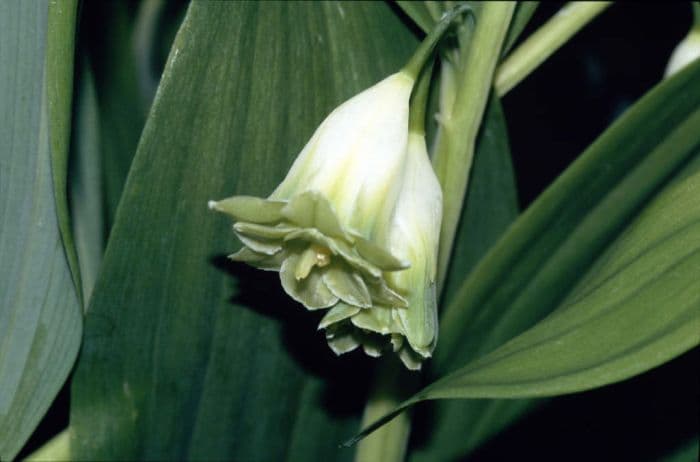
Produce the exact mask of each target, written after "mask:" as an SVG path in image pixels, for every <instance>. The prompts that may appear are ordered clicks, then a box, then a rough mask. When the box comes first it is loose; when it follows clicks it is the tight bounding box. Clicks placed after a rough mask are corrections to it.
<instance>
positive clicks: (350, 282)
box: [323, 264, 372, 308]
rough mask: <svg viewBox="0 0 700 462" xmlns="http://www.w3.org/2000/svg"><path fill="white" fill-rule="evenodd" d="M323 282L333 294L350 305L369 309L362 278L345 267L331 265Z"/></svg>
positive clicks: (369, 302) (369, 299)
mask: <svg viewBox="0 0 700 462" xmlns="http://www.w3.org/2000/svg"><path fill="white" fill-rule="evenodd" d="M323 282H325V283H326V286H328V288H329V289H330V291H331V292H333V294H334V295H335V296H336V297H338V298H339V299H341V300H342V301H344V302H345V303H349V304H350V305H355V306H359V307H362V308H369V307H371V306H372V300H371V298H370V295H369V291H368V290H367V286H366V285H365V283H364V282H363V281H362V278H361V277H360V276H359V275H358V274H357V273H355V272H354V271H352V270H351V269H350V268H349V267H348V266H347V265H343V264H333V265H331V266H329V267H328V269H327V270H326V273H325V274H324V275H323Z"/></svg>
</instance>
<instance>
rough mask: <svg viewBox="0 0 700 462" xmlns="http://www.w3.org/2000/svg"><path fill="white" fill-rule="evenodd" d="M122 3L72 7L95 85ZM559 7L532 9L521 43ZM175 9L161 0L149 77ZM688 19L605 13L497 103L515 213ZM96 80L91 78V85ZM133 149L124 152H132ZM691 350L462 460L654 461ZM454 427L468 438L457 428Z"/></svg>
mask: <svg viewBox="0 0 700 462" xmlns="http://www.w3.org/2000/svg"><path fill="white" fill-rule="evenodd" d="M117 1H121V2H122V3H123V4H124V5H125V7H124V8H122V10H123V12H125V13H126V14H127V16H128V17H129V18H131V19H133V16H134V15H135V13H136V10H137V6H138V2H126V1H125V0H124V1H122V0H112V1H98V2H83V3H82V5H81V9H80V28H79V42H80V43H85V44H87V45H84V48H81V49H79V50H77V60H76V61H79V60H80V59H81V58H82V57H84V56H85V55H89V57H90V59H91V62H92V64H93V66H94V68H95V71H96V76H97V78H98V79H99V76H100V69H104V66H105V65H107V64H108V63H103V62H101V55H100V49H101V47H102V46H104V43H103V42H104V40H105V31H104V30H103V29H102V27H101V26H100V25H101V24H103V23H104V19H105V18H106V16H108V15H110V14H112V12H113V10H114V3H115V2H117ZM562 4H563V3H561V2H551V3H549V2H542V4H541V5H540V7H539V8H538V9H537V11H536V12H535V15H534V16H533V19H532V20H531V22H530V24H529V25H528V27H527V28H526V29H525V32H524V33H523V36H527V35H528V34H529V33H531V32H532V31H533V30H535V29H536V28H537V27H539V26H540V25H542V24H543V23H544V22H545V21H546V20H547V19H548V18H549V17H551V15H552V14H553V13H554V12H555V11H557V10H558V9H559V8H560V7H561V5H562ZM185 6H186V2H183V1H178V2H170V3H169V4H168V6H167V7H166V15H165V16H164V18H165V19H164V20H163V22H164V24H162V33H163V37H164V38H163V46H162V49H161V50H160V51H159V52H158V53H156V54H155V56H154V57H153V63H152V65H153V67H154V69H155V70H156V75H159V74H160V70H161V69H162V66H163V65H164V62H165V59H166V57H167V52H168V49H169V43H170V41H171V40H172V36H173V34H174V32H175V30H176V27H177V24H178V21H179V20H180V19H181V17H182V13H183V12H184V7H185ZM690 24H691V8H690V4H689V2H682V3H681V2H678V3H660V2H659V3H633V2H623V3H619V4H616V5H614V6H612V7H611V8H610V9H609V10H608V11H606V12H604V13H603V14H602V15H601V16H600V17H599V18H597V19H596V20H595V21H594V22H593V23H591V24H590V25H588V26H587V27H586V28H585V29H584V30H583V31H582V32H580V33H579V34H578V35H577V36H576V37H574V38H573V39H572V40H570V41H569V42H568V43H567V44H566V45H564V46H563V47H562V48H561V49H560V50H559V51H558V52H557V53H556V54H555V55H554V56H552V57H551V58H550V59H549V60H548V61H546V62H545V63H544V64H543V65H542V66H540V67H539V68H538V69H537V70H536V71H535V72H534V73H533V74H531V75H530V76H528V77H527V78H526V79H525V80H524V81H523V82H522V83H521V84H520V85H518V86H517V87H515V88H514V89H513V90H512V91H511V92H510V93H509V94H508V95H506V96H505V98H504V99H503V105H504V110H505V114H506V118H507V121H508V127H509V133H510V142H511V148H512V155H513V163H514V166H515V171H516V176H517V182H518V192H519V197H520V204H521V207H522V208H523V209H524V208H526V207H527V206H528V205H529V204H530V203H531V202H532V201H533V200H534V199H535V198H536V197H537V195H539V194H540V193H541V192H542V191H543V190H544V189H545V188H546V187H547V185H548V184H550V183H551V182H552V181H553V180H554V179H555V178H556V177H557V175H559V174H560V173H561V172H562V171H563V170H564V169H565V168H566V167H567V165H569V164H570V163H571V162H572V160H573V159H575V158H576V157H577V156H578V155H579V154H580V153H581V152H582V151H583V150H584V149H585V148H586V147H587V146H588V145H589V144H590V143H591V142H592V141H593V140H594V139H595V138H596V137H597V136H598V135H600V133H601V132H602V131H603V130H604V129H605V128H606V127H607V126H608V125H609V124H610V122H612V121H613V120H615V118H616V117H617V116H619V115H620V114H621V113H622V112H623V111H624V110H625V108H627V107H628V106H629V105H630V104H632V103H633V102H634V101H635V100H637V99H638V98H639V97H640V96H641V95H643V94H644V93H645V92H646V91H647V90H649V89H650V88H651V87H652V86H653V85H655V84H656V83H657V82H659V80H660V79H661V78H662V76H663V71H664V69H665V66H666V63H667V61H668V58H669V56H670V53H671V51H672V50H673V48H674V47H675V46H676V44H677V43H678V42H679V41H680V40H681V39H682V38H683V37H684V36H685V34H686V33H687V31H688V29H689V27H690ZM98 85H99V82H98ZM134 147H135V146H134ZM699 374H700V349H697V348H696V349H695V350H693V351H691V352H689V353H686V354H685V355H683V356H681V357H679V358H677V359H675V360H674V361H672V362H670V363H667V364H665V365H663V366H661V367H659V368H657V369H655V370H652V371H650V372H647V373H646V374H643V375H641V376H638V377H635V378H632V379H630V380H627V381H625V382H622V383H619V384H615V385H611V386H607V387H604V388H601V389H598V390H593V391H590V392H586V393H579V394H576V395H570V396H564V397H560V398H556V399H552V400H549V401H547V402H545V403H543V404H542V405H541V406H540V407H539V408H538V409H537V410H536V411H535V412H533V413H531V414H529V415H528V416H526V417H525V418H524V419H522V420H520V421H519V422H517V423H516V424H514V425H513V426H511V427H510V428H509V429H507V430H505V431H504V432H502V433H501V434H499V435H497V436H496V437H495V438H493V439H492V440H491V441H489V442H488V443H487V444H485V445H484V446H482V447H481V448H480V449H479V450H478V451H477V452H476V453H474V454H472V455H471V457H469V458H468V459H465V460H469V461H500V460H514V459H516V458H517V459H532V460H569V461H571V460H577V461H578V460H580V461H584V460H586V461H588V460H632V461H646V460H648V461H651V460H661V459H663V455H664V454H667V453H668V452H669V451H671V450H673V449H674V448H675V447H677V446H678V445H679V444H682V443H684V442H686V441H688V440H690V439H692V438H697V435H698V428H699V421H698V419H699V417H698V413H699V412H700V376H699ZM68 407H69V387H68V385H67V386H66V387H64V389H63V390H62V391H61V393H60V394H59V396H58V397H57V399H56V401H55V403H54V405H53V406H52V408H51V409H50V411H49V413H48V414H47V416H46V417H45V418H44V420H43V422H42V423H41V424H40V426H39V428H38V430H37V431H36V432H35V434H34V436H33V437H32V439H31V440H30V441H29V443H28V444H27V447H26V448H25V449H24V450H23V452H22V454H20V456H19V458H20V459H21V458H23V457H24V456H26V455H28V454H30V453H31V452H32V451H33V450H35V449H36V448H37V447H39V446H40V445H41V444H43V443H44V442H45V441H46V440H47V439H48V438H50V437H51V436H53V435H54V434H55V433H56V432H58V431H60V430H61V429H63V428H65V427H66V425H67V423H68ZM465 431H468V430H467V429H465Z"/></svg>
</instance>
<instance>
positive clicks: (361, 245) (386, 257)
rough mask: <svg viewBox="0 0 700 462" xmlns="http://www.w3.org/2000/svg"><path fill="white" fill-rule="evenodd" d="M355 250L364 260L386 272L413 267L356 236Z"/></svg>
mask: <svg viewBox="0 0 700 462" xmlns="http://www.w3.org/2000/svg"><path fill="white" fill-rule="evenodd" d="M355 248H356V249H357V251H358V253H359V254H360V256H361V257H362V258H364V259H365V260H367V261H368V262H370V263H372V264H373V265H375V266H377V267H379V268H381V269H382V270H384V271H397V270H402V269H406V268H408V267H409V266H411V263H410V262H408V261H404V260H401V259H400V258H397V257H395V256H394V255H392V254H391V253H390V252H389V251H388V250H384V249H382V248H381V247H380V246H378V245H376V244H375V243H373V242H372V241H369V240H367V239H365V238H363V237H361V236H355Z"/></svg>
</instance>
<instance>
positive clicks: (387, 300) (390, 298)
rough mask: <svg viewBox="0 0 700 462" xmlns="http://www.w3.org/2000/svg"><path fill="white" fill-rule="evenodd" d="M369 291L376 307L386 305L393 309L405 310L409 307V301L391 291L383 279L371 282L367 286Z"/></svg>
mask: <svg viewBox="0 0 700 462" xmlns="http://www.w3.org/2000/svg"><path fill="white" fill-rule="evenodd" d="M367 289H369V293H370V296H371V297H372V302H373V303H374V304H375V305H384V306H388V307H392V308H405V307H407V306H408V301H407V300H406V299H405V298H404V297H402V296H401V295H399V294H398V293H397V292H395V291H394V290H392V289H390V288H389V286H388V285H387V284H386V282H385V281H384V280H383V279H380V280H378V281H374V282H370V283H369V284H368V285H367Z"/></svg>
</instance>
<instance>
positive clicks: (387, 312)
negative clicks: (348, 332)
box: [350, 306, 403, 335]
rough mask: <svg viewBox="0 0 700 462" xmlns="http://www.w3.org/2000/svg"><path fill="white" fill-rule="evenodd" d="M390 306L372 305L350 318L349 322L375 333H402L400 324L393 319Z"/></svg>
mask: <svg viewBox="0 0 700 462" xmlns="http://www.w3.org/2000/svg"><path fill="white" fill-rule="evenodd" d="M392 311H393V310H392V309H391V308H385V307H380V306H374V307H372V308H371V309H367V310H361V311H360V312H359V313H357V314H356V315H354V316H353V317H352V318H350V322H352V324H353V325H354V326H355V327H358V328H360V329H364V330H368V331H371V332H376V333H377V334H382V335H387V334H403V331H402V329H401V326H400V325H399V324H398V323H397V322H396V321H395V320H394V319H393V317H392V315H391V312H392Z"/></svg>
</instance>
